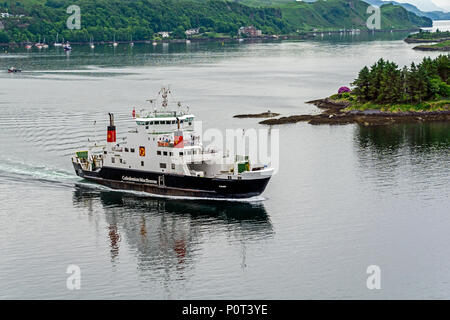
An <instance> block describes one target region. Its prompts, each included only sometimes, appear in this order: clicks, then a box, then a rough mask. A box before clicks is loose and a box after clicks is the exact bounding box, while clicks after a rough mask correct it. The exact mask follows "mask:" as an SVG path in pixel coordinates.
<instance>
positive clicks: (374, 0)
mask: <svg viewBox="0 0 450 320" xmlns="http://www.w3.org/2000/svg"><path fill="white" fill-rule="evenodd" d="M364 1H365V2H367V3H370V4H373V5H376V6H382V5H384V4H387V3H392V4H395V5H398V6H402V7H403V8H405V9H406V10H408V11H410V12H412V13H414V14H416V15H418V16H420V17H427V18H430V19H432V20H450V12H443V11H422V10H420V9H419V8H417V7H416V6H414V5H412V4H409V3H401V2H396V1H382V0H364Z"/></svg>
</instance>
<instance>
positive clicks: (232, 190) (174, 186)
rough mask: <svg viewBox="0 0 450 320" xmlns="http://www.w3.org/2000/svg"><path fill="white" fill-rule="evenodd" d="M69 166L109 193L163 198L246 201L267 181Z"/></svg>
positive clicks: (257, 192)
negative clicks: (119, 192) (113, 190)
mask: <svg viewBox="0 0 450 320" xmlns="http://www.w3.org/2000/svg"><path fill="white" fill-rule="evenodd" d="M73 166H74V169H75V172H76V174H77V175H78V176H80V177H83V178H85V179H86V180H89V181H92V182H95V183H99V184H101V185H104V186H107V187H110V188H112V189H121V190H133V191H140V192H146V193H150V194H154V195H160V196H167V197H171V196H176V197H193V198H220V199H246V198H251V197H255V196H258V195H260V194H261V193H262V192H263V191H264V190H265V188H266V186H267V184H268V183H269V180H270V177H267V178H263V179H253V180H235V179H232V180H229V179H215V178H203V177H193V176H183V175H176V174H169V173H162V172H147V171H139V170H131V169H119V168H112V167H103V168H101V169H100V170H99V171H85V170H83V169H82V168H81V166H80V164H78V163H73Z"/></svg>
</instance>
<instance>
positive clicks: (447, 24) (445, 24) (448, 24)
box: [423, 20, 450, 31]
mask: <svg viewBox="0 0 450 320" xmlns="http://www.w3.org/2000/svg"><path fill="white" fill-rule="evenodd" d="M423 29H424V30H430V31H436V30H438V29H439V30H441V31H450V20H435V21H433V27H431V28H423Z"/></svg>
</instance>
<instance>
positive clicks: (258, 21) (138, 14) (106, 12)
mask: <svg viewBox="0 0 450 320" xmlns="http://www.w3.org/2000/svg"><path fill="white" fill-rule="evenodd" d="M74 4H75V5H78V6H79V7H80V8H81V29H80V30H68V29H67V27H66V20H67V18H68V17H69V14H67V13H66V9H67V7H69V6H70V5H74ZM367 6H368V4H367V3H365V2H362V1H359V0H328V1H322V0H320V1H317V2H315V3H301V2H292V3H280V4H273V5H269V6H248V5H246V4H242V3H239V2H238V1H224V0H95V1H94V0H20V1H17V0H0V12H3V13H6V12H7V13H9V14H12V15H14V16H9V17H3V18H1V17H0V42H24V41H37V40H38V38H39V37H41V40H42V39H43V38H46V40H47V42H52V41H54V40H55V37H56V34H59V36H60V39H62V38H64V39H65V40H69V41H89V39H90V37H91V36H92V37H93V38H94V39H95V41H111V40H112V39H113V37H114V36H115V38H116V40H118V41H121V40H123V41H127V40H130V39H131V38H133V40H150V39H152V37H153V35H154V34H155V33H157V32H159V31H171V32H172V34H171V36H172V37H173V38H183V37H184V36H185V34H184V31H185V30H187V29H190V28H200V31H201V32H204V33H205V34H207V35H210V36H214V35H220V36H236V34H237V31H238V29H239V27H241V26H248V25H254V26H255V27H257V28H258V29H261V30H262V32H263V33H264V34H293V33H296V32H303V31H311V30H313V29H318V30H333V29H334V30H336V29H340V28H347V29H348V28H359V29H365V28H366V27H365V24H366V20H367V18H368V17H369V15H368V14H367V13H366V9H367ZM16 15H23V16H20V17H19V16H16ZM381 22H382V28H385V29H390V28H396V29H411V28H418V27H420V26H429V25H431V20H429V19H427V18H421V17H418V16H416V15H414V14H412V13H409V12H407V11H406V10H405V9H403V8H401V7H398V6H395V7H394V6H392V5H386V6H383V7H382V19H381Z"/></svg>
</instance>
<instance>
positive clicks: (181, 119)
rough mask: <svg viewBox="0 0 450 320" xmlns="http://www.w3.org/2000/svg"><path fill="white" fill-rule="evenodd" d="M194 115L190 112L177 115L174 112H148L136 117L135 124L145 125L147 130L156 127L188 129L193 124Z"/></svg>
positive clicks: (155, 128)
mask: <svg viewBox="0 0 450 320" xmlns="http://www.w3.org/2000/svg"><path fill="white" fill-rule="evenodd" d="M194 118H195V116H194V115H192V114H183V115H179V114H177V113H176V112H173V113H165V114H156V115H155V114H153V113H152V114H150V115H149V116H147V117H142V116H140V117H138V118H136V124H137V125H138V126H139V127H142V126H143V127H145V129H148V130H158V129H177V128H178V126H179V127H180V128H184V129H188V128H190V127H192V126H193V124H194Z"/></svg>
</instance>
